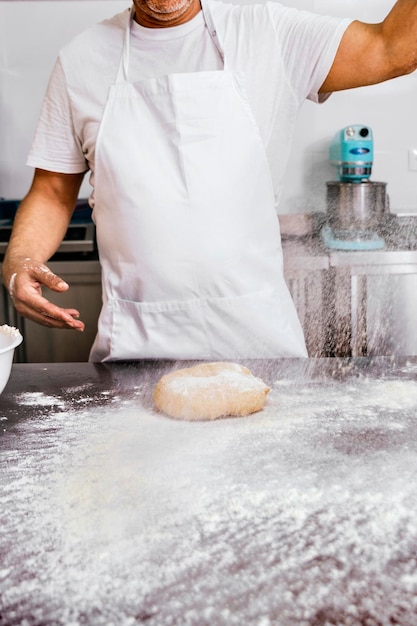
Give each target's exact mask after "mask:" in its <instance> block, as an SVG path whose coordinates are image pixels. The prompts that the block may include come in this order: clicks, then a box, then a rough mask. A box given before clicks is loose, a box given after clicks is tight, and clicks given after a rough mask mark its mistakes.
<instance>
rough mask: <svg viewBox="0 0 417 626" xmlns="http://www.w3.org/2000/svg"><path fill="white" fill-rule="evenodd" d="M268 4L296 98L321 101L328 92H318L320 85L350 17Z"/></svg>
mask: <svg viewBox="0 0 417 626" xmlns="http://www.w3.org/2000/svg"><path fill="white" fill-rule="evenodd" d="M267 6H268V10H269V13H270V16H271V19H272V21H273V24H274V27H275V30H276V33H277V37H278V41H279V45H280V50H281V55H282V61H283V66H284V67H285V70H286V73H287V78H288V84H289V85H290V87H291V89H292V90H293V92H294V96H295V98H296V99H297V101H298V102H300V103H301V102H302V101H303V100H305V99H306V98H307V99H309V100H312V101H313V102H323V101H324V100H326V99H327V98H328V97H329V95H330V94H319V93H318V92H319V89H320V87H321V86H322V84H323V83H324V81H325V79H326V77H327V75H328V73H329V71H330V68H331V66H332V64H333V61H334V58H335V56H336V53H337V50H338V47H339V44H340V42H341V39H342V37H343V35H344V33H345V31H346V29H347V27H348V26H349V25H350V24H351V23H352V21H353V20H352V19H349V18H337V17H331V16H325V15H317V14H315V13H310V12H308V11H300V10H297V9H293V8H288V7H285V8H284V7H282V5H279V4H275V3H272V2H271V3H268V4H267ZM283 9H284V10H283Z"/></svg>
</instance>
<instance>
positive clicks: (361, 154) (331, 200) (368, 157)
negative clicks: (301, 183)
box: [322, 124, 389, 250]
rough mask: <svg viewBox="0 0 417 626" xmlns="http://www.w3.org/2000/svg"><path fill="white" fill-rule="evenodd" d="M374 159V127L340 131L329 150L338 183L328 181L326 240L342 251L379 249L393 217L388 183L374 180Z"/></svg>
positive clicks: (357, 126)
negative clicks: (388, 218) (389, 219)
mask: <svg viewBox="0 0 417 626" xmlns="http://www.w3.org/2000/svg"><path fill="white" fill-rule="evenodd" d="M373 159H374V148H373V134H372V130H371V128H369V127H368V126H364V125H363V124H354V125H351V126H347V127H345V128H343V129H342V130H340V131H338V132H337V133H336V135H335V136H334V138H333V141H332V143H331V145H330V148H329V160H330V163H331V164H332V165H334V166H335V167H336V169H337V180H334V181H329V182H327V207H326V215H327V219H326V224H325V225H324V226H323V229H322V238H323V240H324V242H325V244H326V245H327V247H329V248H334V249H338V250H378V249H381V248H384V247H385V241H384V239H383V236H382V234H381V233H382V232H383V230H384V225H385V222H386V220H387V217H388V216H389V201H388V195H387V189H386V187H387V183H384V182H374V181H371V180H370V176H371V173H372V165H373Z"/></svg>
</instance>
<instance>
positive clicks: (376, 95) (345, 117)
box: [0, 0, 417, 213]
mask: <svg viewBox="0 0 417 626" xmlns="http://www.w3.org/2000/svg"><path fill="white" fill-rule="evenodd" d="M234 1H239V0H234ZM240 1H241V2H248V1H250V0H240ZM282 2H283V3H284V4H287V5H289V6H295V7H298V8H300V9H306V10H312V11H315V12H318V13H323V14H330V15H339V16H350V17H355V18H359V19H362V20H365V21H370V22H373V21H379V20H380V19H382V18H383V17H384V15H385V14H386V13H387V12H388V11H389V10H390V8H391V6H392V4H393V3H394V0H367V1H366V2H364V1H363V0H282ZM128 5H129V0H59V1H57V0H51V1H48V0H46V1H38V0H32V1H30V0H29V1H26V2H20V1H19V0H0V139H1V149H0V197H5V198H15V199H18V198H21V197H22V196H23V195H24V194H25V193H26V191H27V188H28V186H29V184H30V181H31V178H32V171H31V170H30V169H29V168H27V167H26V166H25V165H24V164H25V161H26V156H27V153H28V150H29V146H30V143H31V140H32V136H33V132H34V128H35V125H36V120H37V117H38V114H39V108H40V104H41V101H42V97H43V94H44V91H45V88H46V85H47V80H48V76H49V72H50V70H51V68H52V65H53V63H54V60H55V57H56V54H57V52H58V50H59V48H60V47H61V46H62V45H63V44H64V43H66V42H67V41H68V40H70V39H71V38H72V36H73V35H75V34H76V33H77V32H79V31H80V30H82V29H84V28H85V27H87V26H89V25H90V24H92V23H94V22H97V21H99V20H100V19H104V18H105V17H108V16H110V15H113V14H114V13H116V12H118V11H120V10H122V9H123V8H125V6H128ZM364 63H366V59H364ZM416 105H417V73H414V74H412V75H411V76H408V77H403V78H400V79H396V80H394V81H390V82H388V83H385V84H383V85H378V86H375V87H367V88H362V89H356V90H352V91H349V92H343V93H338V94H334V95H333V96H332V97H331V98H330V100H329V101H328V102H327V103H326V104H324V105H321V106H317V105H313V104H311V103H309V102H307V103H305V105H304V106H303V108H302V110H301V114H300V118H299V123H298V126H297V131H296V136H295V140H294V145H293V150H292V154H291V158H290V162H289V165H288V169H287V174H286V179H285V180H286V183H285V188H284V192H283V195H282V200H281V207H280V212H282V213H293V212H299V211H303V212H304V211H311V210H323V209H324V202H325V182H326V180H329V179H332V178H334V172H333V170H332V168H331V167H330V166H329V164H328V162H327V148H328V144H329V142H330V141H331V139H332V137H333V135H334V133H335V132H336V131H337V130H338V129H339V128H342V127H343V126H346V125H348V124H353V123H360V124H365V125H368V126H371V127H372V129H373V131H374V139H375V164H374V170H373V176H372V178H373V180H381V181H386V182H388V190H389V194H390V199H391V208H392V210H393V211H395V212H404V211H405V212H417V172H414V171H409V168H408V151H409V149H410V148H417V124H416V111H417V107H416ZM278 148H279V147H278ZM84 189H87V184H86V186H85V188H84ZM86 193H88V191H86Z"/></svg>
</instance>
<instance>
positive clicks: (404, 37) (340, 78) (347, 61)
mask: <svg viewBox="0 0 417 626" xmlns="http://www.w3.org/2000/svg"><path fill="white" fill-rule="evenodd" d="M415 69H417V0H398V2H396V4H395V5H394V7H393V8H392V10H391V11H390V13H389V14H388V15H387V17H386V18H385V20H384V21H383V22H381V23H380V24H366V23H364V22H359V21H355V22H352V24H351V25H350V26H349V27H348V28H347V30H346V32H345V34H344V36H343V38H342V41H341V43H340V46H339V49H338V51H337V54H336V57H335V60H334V62H333V65H332V67H331V69H330V72H329V74H328V76H327V78H326V80H325V81H324V83H323V85H322V86H321V89H320V92H321V93H326V92H331V91H339V90H342V89H351V88H353V87H362V86H366V85H373V84H376V83H380V82H383V81H385V80H389V79H391V78H396V77H398V76H402V75H405V74H410V73H411V72H413V71H414V70H415Z"/></svg>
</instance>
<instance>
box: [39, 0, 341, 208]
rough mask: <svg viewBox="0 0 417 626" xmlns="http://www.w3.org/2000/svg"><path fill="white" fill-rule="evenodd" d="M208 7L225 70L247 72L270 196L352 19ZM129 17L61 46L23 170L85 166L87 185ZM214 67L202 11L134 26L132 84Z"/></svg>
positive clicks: (71, 170)
mask: <svg viewBox="0 0 417 626" xmlns="http://www.w3.org/2000/svg"><path fill="white" fill-rule="evenodd" d="M210 2H211V4H210V7H211V12H212V15H213V19H214V22H215V26H216V29H217V32H218V35H219V38H220V40H221V41H222V44H223V48H224V53H225V58H226V62H227V64H228V68H229V69H236V70H241V71H244V73H245V76H246V88H247V96H248V100H249V103H250V106H251V109H252V112H253V115H254V117H255V120H256V122H257V124H258V127H259V130H260V134H261V137H262V139H263V141H264V144H265V148H266V151H267V156H268V159H269V163H270V167H271V175H272V178H273V183H274V188H275V191H276V194H277V196H278V195H279V191H280V182H281V177H282V174H283V172H284V170H285V166H286V163H287V160H288V156H289V152H290V147H291V141H292V136H293V132H294V126H295V123H296V118H297V114H298V111H299V108H300V106H301V104H302V103H303V101H304V100H305V99H306V98H309V99H310V100H313V101H316V102H319V101H322V100H324V99H325V97H323V96H321V97H320V98H319V96H318V90H319V89H320V87H321V85H322V84H323V82H324V80H325V78H326V76H327V74H328V72H329V70H330V67H331V65H332V62H333V60H334V57H335V54H336V52H337V48H338V46H339V43H340V40H341V38H342V36H343V33H344V32H345V30H346V28H347V26H348V25H349V24H350V23H351V20H349V19H339V18H334V17H326V16H319V15H315V14H312V13H309V12H306V11H299V10H297V9H293V8H288V7H284V6H282V5H280V4H277V3H275V2H266V3H265V4H254V5H245V6H241V5H232V4H227V3H222V2H218V1H213V0H210ZM128 19H129V10H125V11H123V12H122V13H119V14H118V15H116V16H114V17H113V18H111V19H109V20H105V21H103V22H100V23H99V24H96V25H95V26H92V27H91V28H89V29H87V30H86V31H84V32H83V33H81V34H80V35H79V36H78V37H76V38H75V39H74V40H73V41H72V42H71V43H70V44H69V45H68V46H66V47H65V48H63V50H61V52H60V54H59V57H58V59H57V62H56V64H55V67H54V70H53V72H52V74H51V77H50V81H49V85H48V89H47V93H46V96H45V100H44V103H43V107H42V111H41V115H40V119H39V123H38V126H37V130H36V133H35V138H34V141H33V144H32V148H31V151H30V154H29V157H28V161H27V164H28V165H30V166H32V167H36V168H41V169H45V170H49V171H54V172H60V173H67V174H75V173H80V172H84V171H87V170H90V171H91V177H90V182H91V184H92V186H93V188H94V169H95V167H94V155H95V143H96V137H97V132H98V129H99V125H100V121H101V118H102V113H103V109H104V106H105V103H106V99H107V94H108V90H109V88H110V86H111V85H112V84H114V82H115V80H116V76H117V71H118V67H119V63H120V59H121V53H122V47H123V41H124V36H125V31H126V25H127V23H128ZM222 67H223V63H222V61H221V59H220V56H219V54H218V52H217V49H216V48H215V46H214V44H213V42H212V40H211V37H210V34H209V33H208V30H207V28H206V27H205V23H204V19H203V14H202V12H200V13H199V14H198V15H197V16H196V17H195V18H194V19H192V20H190V21H189V22H187V23H185V24H182V25H180V26H175V27H172V28H161V29H152V28H144V27H142V26H140V25H139V24H137V23H136V22H133V24H132V31H131V50H130V65H129V80H130V81H132V82H136V81H140V80H143V79H147V78H154V77H158V76H162V75H166V74H171V73H178V72H194V71H202V70H219V69H222ZM279 146H282V150H280V149H279V148H278V147H279ZM92 204H94V199H93V198H92Z"/></svg>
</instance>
